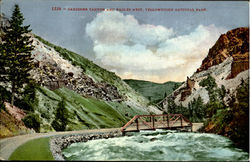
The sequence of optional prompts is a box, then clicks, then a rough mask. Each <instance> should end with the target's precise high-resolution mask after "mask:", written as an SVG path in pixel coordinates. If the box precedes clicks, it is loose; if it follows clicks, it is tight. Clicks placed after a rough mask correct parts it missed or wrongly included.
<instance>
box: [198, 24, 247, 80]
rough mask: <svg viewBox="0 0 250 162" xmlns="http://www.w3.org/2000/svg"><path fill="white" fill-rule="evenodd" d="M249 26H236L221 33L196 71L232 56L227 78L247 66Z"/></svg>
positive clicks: (232, 76)
mask: <svg viewBox="0 0 250 162" xmlns="http://www.w3.org/2000/svg"><path fill="white" fill-rule="evenodd" d="M248 46H249V28H237V29H234V30H231V31H228V32H227V33H226V34H222V35H221V36H220V38H219V39H218V40H217V42H216V43H215V45H214V46H213V47H212V48H211V49H210V50H209V53H208V55H207V57H206V58H205V59H204V60H203V61H202V65H201V66H200V68H198V69H197V71H196V72H201V71H204V70H207V69H208V68H209V67H212V66H214V65H218V64H220V63H222V62H223V61H224V60H225V59H226V58H228V57H233V63H232V65H231V73H230V74H229V75H228V77H227V79H231V78H234V77H235V76H237V74H239V73H240V72H242V71H244V70H247V69H248V68H249V48H248Z"/></svg>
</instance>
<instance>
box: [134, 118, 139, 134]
mask: <svg viewBox="0 0 250 162" xmlns="http://www.w3.org/2000/svg"><path fill="white" fill-rule="evenodd" d="M135 122H136V129H137V131H139V121H138V118H137V119H136V120H135Z"/></svg>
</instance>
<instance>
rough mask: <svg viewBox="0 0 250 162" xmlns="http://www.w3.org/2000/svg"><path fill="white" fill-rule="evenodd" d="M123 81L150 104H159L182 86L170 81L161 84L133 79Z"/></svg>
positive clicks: (179, 83)
mask: <svg viewBox="0 0 250 162" xmlns="http://www.w3.org/2000/svg"><path fill="white" fill-rule="evenodd" d="M124 81H125V82H126V83H127V84H128V85H129V86H130V87H132V88H133V89H135V90H136V91H137V92H139V93H140V94H142V95H143V96H144V97H146V98H147V99H148V100H149V101H150V102H152V103H158V102H160V101H161V100H163V99H164V98H165V97H166V96H168V95H169V94H171V93H172V92H173V91H174V90H175V89H177V88H178V87H179V86H180V85H181V84H182V83H181V82H172V81H169V82H166V83H162V84H161V83H154V82H150V81H144V80H134V79H125V80H124Z"/></svg>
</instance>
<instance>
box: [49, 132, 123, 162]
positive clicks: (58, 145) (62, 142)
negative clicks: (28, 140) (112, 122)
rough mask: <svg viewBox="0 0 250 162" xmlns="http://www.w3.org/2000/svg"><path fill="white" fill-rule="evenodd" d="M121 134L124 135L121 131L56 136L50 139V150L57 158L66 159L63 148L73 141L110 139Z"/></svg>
mask: <svg viewBox="0 0 250 162" xmlns="http://www.w3.org/2000/svg"><path fill="white" fill-rule="evenodd" d="M120 136H122V133H121V132H119V131H111V132H96V133H84V134H72V135H59V136H54V137H53V138H51V139H50V143H49V144H50V151H51V153H52V155H53V157H54V159H55V160H65V159H64V156H63V154H62V150H63V149H64V148H66V147H68V146H70V145H71V144H72V143H76V142H87V141H89V140H95V139H102V138H105V139H108V138H113V137H120Z"/></svg>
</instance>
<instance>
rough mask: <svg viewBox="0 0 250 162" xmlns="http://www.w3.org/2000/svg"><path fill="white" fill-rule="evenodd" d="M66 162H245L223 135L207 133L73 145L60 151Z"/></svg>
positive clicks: (150, 134)
mask: <svg viewBox="0 0 250 162" xmlns="http://www.w3.org/2000/svg"><path fill="white" fill-rule="evenodd" d="M63 155H64V156H65V157H66V160H143V161H145V160H166V161H167V160H171V161H173V160H178V161H180V160H192V161H194V160H199V161H203V160H223V161H224V160H234V161H239V160H248V159H249V154H248V153H246V152H244V151H242V150H241V149H238V148H235V147H234V146H233V143H232V142H231V141H230V140H229V139H228V138H225V137H223V136H219V135H215V134H207V133H190V132H179V133H178V132H174V131H162V130H157V131H145V132H140V133H133V135H132V136H124V137H116V138H109V139H97V140H90V141H88V142H82V143H74V144H72V145H70V146H69V147H67V148H66V149H64V150H63Z"/></svg>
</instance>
